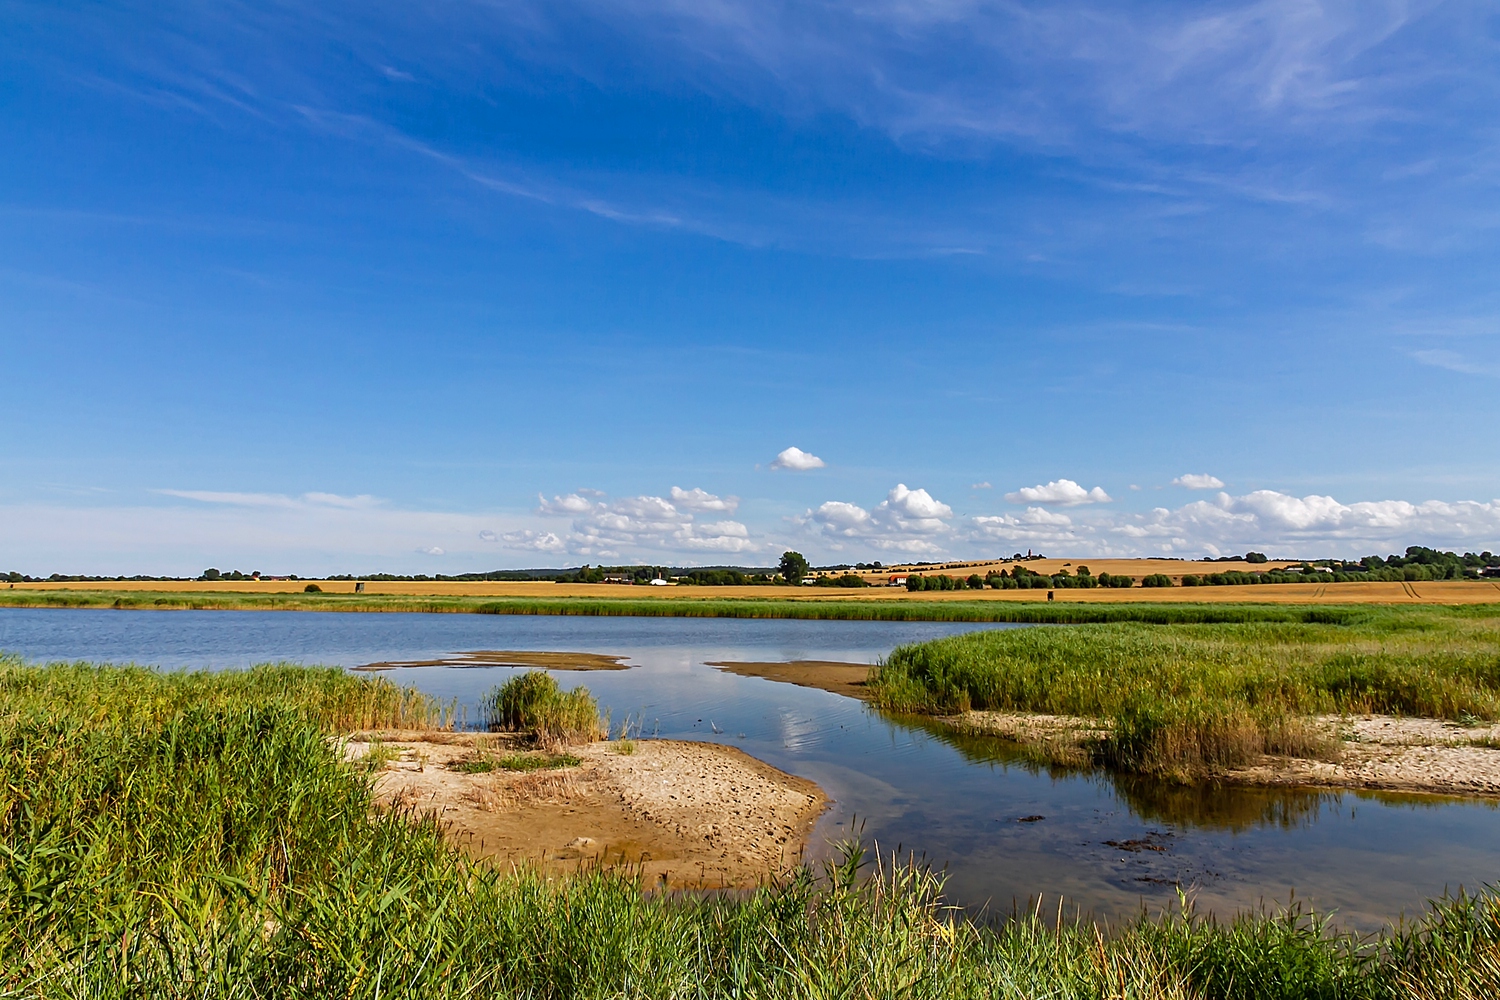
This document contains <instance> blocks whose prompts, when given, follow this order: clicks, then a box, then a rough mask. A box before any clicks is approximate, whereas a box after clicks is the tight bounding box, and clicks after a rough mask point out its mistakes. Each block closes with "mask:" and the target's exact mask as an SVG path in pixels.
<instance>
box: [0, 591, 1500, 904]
mask: <svg viewBox="0 0 1500 1000" xmlns="http://www.w3.org/2000/svg"><path fill="white" fill-rule="evenodd" d="M997 627H1000V628H1003V627H1007V626H1003V625H998V626H997V625H987V624H985V625H981V624H969V623H946V622H941V623H939V622H826V621H786V620H734V619H692V618H551V617H508V616H490V615H461V614H446V615H423V614H386V613H382V614H349V613H344V614H339V613H329V614H317V613H307V612H244V611H201V612H199V611H171V612H153V611H112V610H80V609H46V610H42V609H37V610H33V609H0V650H6V651H9V652H15V653H20V654H21V655H23V656H25V657H27V658H29V659H32V660H37V661H47V660H59V659H88V660H99V661H113V662H127V661H134V662H137V663H144V664H154V665H159V666H163V667H212V668H225V667H240V666H248V665H251V664H255V663H264V662H268V661H278V660H285V661H296V662H301V663H324V664H337V665H342V666H357V665H360V664H365V663H371V662H377V661H392V660H417V659H432V658H435V657H440V656H444V655H448V654H453V653H458V652H464V651H469V650H479V649H516V650H522V649H532V650H570V651H582V652H599V653H615V654H621V655H624V656H626V657H628V661H627V662H629V663H630V664H631V669H629V670H622V671H597V672H589V673H575V672H567V671H558V672H557V675H558V677H559V680H561V681H562V682H563V684H564V685H565V686H569V685H571V684H573V683H583V684H586V685H587V686H588V687H589V688H590V689H591V690H592V691H593V692H594V693H595V695H597V696H598V698H599V701H600V703H601V705H604V706H607V707H609V708H610V709H611V710H612V712H613V716H614V718H615V719H616V720H619V719H621V718H624V717H625V716H627V715H628V716H629V717H631V718H632V719H640V720H642V721H643V723H644V729H645V731H646V732H647V733H648V734H650V733H659V734H660V735H661V736H663V737H671V738H674V739H694V740H705V741H713V742H720V743H727V744H731V745H734V746H738V747H740V748H742V749H744V750H745V751H747V752H749V753H751V754H753V755H754V756H756V757H758V758H760V759H762V760H765V761H767V762H769V763H771V764H774V765H776V766H777V767H780V768H782V769H784V770H786V771H790V772H792V773H794V774H799V775H803V776H804V777H808V778H811V779H813V780H814V781H817V782H818V783H819V784H820V785H821V786H822V787H823V788H824V789H825V790H826V791H827V792H828V794H829V795H830V797H831V798H832V799H833V800H834V806H833V808H832V809H831V810H830V812H829V813H828V815H827V816H826V817H825V819H824V820H823V822H822V823H821V824H820V826H819V829H818V832H817V836H816V837H815V844H814V846H813V850H814V852H815V853H823V854H826V852H827V850H828V844H829V842H830V841H833V840H836V839H838V838H839V837H841V836H843V835H845V833H846V832H847V831H848V830H849V829H850V827H851V825H853V824H854V823H855V822H858V823H859V824H862V827H863V830H864V834H865V836H866V838H875V839H877V840H878V841H879V843H880V844H881V846H882V848H883V849H886V850H889V849H893V848H897V847H898V846H899V847H900V848H901V850H902V851H903V853H904V852H906V851H915V852H916V853H917V854H918V855H919V856H925V858H926V859H927V860H928V861H930V862H932V863H934V864H936V865H939V866H944V867H946V868H947V871H948V873H949V890H950V895H951V896H952V897H953V898H954V899H955V901H957V902H960V903H963V904H965V905H967V906H970V907H974V908H979V907H985V906H988V907H989V908H990V909H991V910H992V911H1002V912H1003V911H1009V910H1010V909H1011V907H1012V906H1013V905H1021V906H1025V905H1027V902H1028V900H1030V899H1033V898H1035V897H1036V896H1038V895H1039V894H1040V895H1041V896H1042V897H1043V900H1044V901H1043V906H1044V907H1045V908H1046V909H1048V910H1049V911H1051V910H1053V909H1055V908H1056V906H1057V901H1058V899H1059V898H1063V899H1065V900H1066V908H1067V910H1068V911H1069V912H1073V911H1074V910H1075V908H1077V909H1081V910H1082V911H1083V912H1084V913H1092V914H1094V915H1095V916H1096V917H1101V918H1105V919H1118V918H1121V917H1127V916H1131V915H1133V914H1135V913H1137V912H1139V910H1140V908H1141V907H1142V906H1146V907H1148V908H1150V909H1158V908H1160V907H1162V906H1165V905H1169V904H1171V903H1172V902H1173V901H1174V900H1175V899H1176V893H1177V890H1178V887H1179V886H1181V887H1183V888H1184V889H1187V890H1188V891H1189V892H1190V893H1192V894H1193V895H1194V896H1195V898H1196V900H1197V904H1198V907H1199V909H1200V910H1208V911H1212V912H1215V913H1217V914H1220V915H1228V914H1232V913H1234V912H1237V911H1242V910H1247V909H1252V908H1255V907H1258V906H1260V905H1262V904H1266V905H1276V904H1281V903H1285V902H1287V901H1288V900H1289V899H1292V898H1294V897H1295V899H1297V900H1299V901H1303V902H1306V903H1308V904H1310V905H1313V906H1316V907H1317V908H1319V909H1325V910H1326V909H1336V910H1338V912H1339V914H1340V919H1341V922H1343V923H1344V924H1345V925H1347V926H1351V927H1354V928H1358V929H1364V930H1373V929H1377V928H1379V927H1380V926H1382V925H1383V924H1385V923H1386V922H1388V921H1390V920H1394V919H1396V918H1397V917H1399V916H1401V915H1403V914H1405V915H1408V916H1410V915H1413V914H1415V913H1417V912H1418V911H1419V910H1420V909H1421V907H1422V904H1423V901H1424V900H1426V899H1428V898H1430V897H1433V896H1437V895H1439V894H1441V893H1442V892H1444V891H1445V890H1448V891H1455V890H1457V889H1458V888H1459V887H1460V886H1463V887H1466V888H1471V889H1472V888H1476V887H1478V886H1480V885H1483V884H1485V883H1487V882H1491V881H1500V811H1497V809H1496V807H1495V806H1496V804H1495V803H1494V802H1489V801H1466V800H1457V799H1443V798H1438V797H1434V796H1398V795H1385V794H1376V793H1364V792H1340V793H1328V792H1311V791H1297V790H1266V789H1249V788H1234V787H1209V788H1180V787H1174V786H1164V785H1162V784H1160V783H1155V782H1145V781H1139V780H1126V779H1122V778H1111V777H1110V776H1108V775H1103V774H1099V773H1063V772H1051V773H1049V772H1048V771H1046V770H1039V769H1036V768H1034V767H1031V766H1028V765H1027V764H1026V763H1025V762H1023V761H1021V760H1019V759H1018V758H1017V757H1016V756H1015V755H1014V754H1012V753H1010V752H1009V751H1008V749H1007V746H1006V745H1005V744H1004V743H1003V742H1000V741H995V740H987V739H954V738H951V737H945V736H943V735H940V734H938V733H935V732H929V731H927V730H924V729H923V728H922V727H921V726H919V725H913V724H909V723H899V722H894V721H891V720H889V719H885V718H883V717H881V716H880V715H878V714H876V713H874V712H872V711H871V710H869V709H868V708H867V707H866V706H864V705H863V704H861V703H859V702H856V701H853V700H851V699H848V698H842V697H839V696H837V695H832V694H828V693H827V692H823V691H815V690H811V689H807V688H799V687H794V686H791V685H786V684H778V683H774V682H771V681H765V680H760V679H757V678H748V677H737V676H735V675H732V674H727V673H724V672H722V671H719V670H715V669H714V668H712V667H708V666H706V665H705V664H706V663H707V662H709V661H714V660H795V659H827V660H845V661H849V662H868V663H873V662H875V661H876V660H877V659H879V658H880V657H882V656H884V655H886V654H887V653H889V652H890V651H891V649H893V648H894V647H896V646H898V645H900V644H902V643H907V642H917V641H921V640H925V639H932V638H937V637H940V636H946V635H955V634H958V633H960V632H966V631H972V630H974V629H979V628H997ZM513 672H514V671H513V670H511V669H509V668H504V667H470V668H463V669H457V668H447V667H412V668H403V669H401V670H399V671H395V672H393V673H391V674H388V675H387V676H390V677H392V678H394V679H396V680H399V681H402V682H405V683H409V684H412V685H415V686H417V687H419V688H421V689H422V690H424V691H427V692H430V693H431V694H434V695H437V696H439V697H441V698H445V699H457V700H458V701H459V702H460V703H461V704H463V705H466V706H470V718H472V717H474V713H473V711H472V706H473V705H474V704H475V702H476V701H477V699H478V697H479V695H480V694H482V693H483V692H484V691H486V690H488V689H489V688H490V687H492V686H494V685H495V684H497V683H500V682H501V681H503V680H504V679H505V678H506V677H508V676H510V675H511V674H512V673H513ZM715 728H717V729H719V730H722V732H721V733H715V732H714V731H713V730H714V729H715ZM1034 816H1041V817H1043V818H1042V819H1040V820H1033V821H1030V822H1022V821H1021V820H1022V818H1023V817H1034ZM1111 842H1113V843H1111ZM1120 845H1124V846H1120Z"/></svg>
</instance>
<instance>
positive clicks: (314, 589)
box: [302, 583, 323, 594]
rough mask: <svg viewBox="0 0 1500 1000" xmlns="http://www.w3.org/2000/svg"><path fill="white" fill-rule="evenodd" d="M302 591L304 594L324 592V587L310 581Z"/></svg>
mask: <svg viewBox="0 0 1500 1000" xmlns="http://www.w3.org/2000/svg"><path fill="white" fill-rule="evenodd" d="M302 592H303V593H304V594H321V593H322V592H323V588H322V587H320V586H318V585H317V584H316V583H309V584H308V585H307V586H305V587H303V588H302Z"/></svg>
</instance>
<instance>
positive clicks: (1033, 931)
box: [0, 660, 1500, 1000]
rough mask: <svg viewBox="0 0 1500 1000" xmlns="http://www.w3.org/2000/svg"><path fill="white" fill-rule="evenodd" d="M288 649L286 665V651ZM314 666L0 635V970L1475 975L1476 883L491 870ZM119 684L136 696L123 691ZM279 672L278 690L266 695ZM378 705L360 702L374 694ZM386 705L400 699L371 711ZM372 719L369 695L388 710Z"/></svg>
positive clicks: (630, 987)
mask: <svg viewBox="0 0 1500 1000" xmlns="http://www.w3.org/2000/svg"><path fill="white" fill-rule="evenodd" d="M299 673H301V674H302V676H300V677H299ZM339 676H340V678H341V679H339V680H334V679H333V678H332V676H331V675H329V674H328V673H327V672H323V671H312V670H309V671H300V672H299V671H298V670H295V669H289V668H280V669H278V670H274V671H268V670H263V671H249V672H246V673H242V674H234V673H226V674H214V675H160V676H157V677H155V678H151V677H147V676H145V675H144V672H141V671H116V670H111V669H95V668H80V667H76V666H73V667H67V666H64V667H47V668H30V667H25V666H22V665H20V664H19V663H17V662H15V661H4V660H0V691H3V692H4V695H3V697H4V702H3V711H0V995H3V996H18V997H19V996H26V997H43V998H52V997H66V998H84V997H88V998H116V997H119V998H123V997H152V998H155V997H173V998H175V997H181V998H188V997H194V998H219V997H235V998H252V997H309V998H311V997H316V998H325V997H348V998H371V1000H374V998H377V997H390V998H405V997H411V998H417V997H422V998H428V997H436V998H445V997H454V998H457V997H496V996H504V997H536V998H552V997H559V998H560V997H577V998H600V1000H604V998H615V997H662V998H667V997H671V998H689V997H699V998H707V997H726V998H728V997H736V998H762V997H763V998H791V997H806V998H824V997H828V998H832V997H871V998H873V997H892V998H894V997H933V998H950V997H958V998H967V997H994V998H1014V1000H1032V998H1041V997H1049V998H1063V1000H1066V998H1098V1000H1105V998H1125V997H1130V998H1141V1000H1156V998H1161V1000H1168V998H1172V1000H1176V998H1183V1000H1186V998H1197V997H1203V998H1210V997H1211V998H1233V1000H1241V998H1243V1000H1252V998H1254V1000H1260V998H1266V1000H1270V998H1277V1000H1291V998H1327V1000H1335V998H1349V1000H1356V998H1358V1000H1364V998H1369V1000H1385V998H1391V1000H1395V998H1413V1000H1429V998H1431V1000H1437V998H1445V1000H1460V998H1478V997H1492V996H1495V995H1496V991H1497V990H1500V900H1497V898H1496V897H1494V896H1490V895H1485V896H1481V897H1479V898H1467V899H1459V900H1449V901H1446V902H1444V903H1442V904H1440V905H1438V906H1435V907H1434V909H1433V910H1432V911H1431V912H1430V913H1429V915H1428V916H1427V917H1426V918H1425V919H1424V920H1422V921H1421V922H1420V923H1417V924H1413V925H1410V926H1406V927H1403V928H1401V929H1399V930H1393V931H1392V932H1390V933H1388V934H1387V935H1386V936H1384V937H1383V938H1381V939H1379V940H1373V941H1372V940H1363V941H1361V940H1355V939H1353V938H1350V937H1346V936H1340V935H1337V934H1334V933H1332V932H1331V931H1330V930H1329V928H1328V927H1327V926H1326V925H1325V924H1323V923H1321V922H1320V921H1319V920H1317V919H1315V918H1312V917H1310V916H1307V915H1305V914H1295V913H1292V914H1283V915H1280V916H1266V915H1263V916H1257V917H1247V918H1245V919H1241V920H1238V921H1235V922H1234V923H1232V924H1216V923H1213V922H1209V921H1203V920H1195V919H1191V918H1189V917H1183V916H1176V917H1161V918H1156V919H1144V918H1143V919H1141V920H1139V921H1136V922H1133V923H1130V924H1128V925H1126V926H1123V927H1119V928H1116V929H1115V932H1114V933H1112V934H1109V935H1107V936H1101V935H1100V934H1099V933H1098V932H1097V931H1096V930H1095V929H1094V928H1093V927H1092V926H1088V925H1071V924H1065V925H1064V926H1062V927H1060V928H1049V927H1048V926H1046V925H1045V924H1044V923H1043V922H1042V921H1041V920H1039V919H1037V918H1035V917H1033V916H1028V915H1024V914H1023V915H1020V916H1018V917H1016V918H1014V919H1011V920H1008V921H1004V922H1001V923H997V924H995V925H993V926H984V925H978V924H975V923H972V922H969V921H966V920H964V919H963V918H962V917H960V916H958V915H957V914H955V913H954V912H953V911H951V910H949V909H947V908H945V907H944V906H943V904H942V901H941V897H940V890H941V884H940V882H939V880H937V879H936V878H934V877H933V876H932V875H931V874H929V873H927V872H925V871H923V870H921V869H914V868H907V867H900V866H897V867H894V868H891V867H888V868H886V869H884V870H883V871H880V872H878V873H876V874H874V875H873V876H871V877H869V878H866V879H857V878H855V877H854V872H855V870H856V868H857V867H858V862H859V858H858V854H857V852H856V853H851V855H850V856H849V858H848V860H847V861H846V863H844V864H843V865H841V866H838V867H835V868H833V869H832V870H831V871H830V872H828V875H829V877H828V878H825V879H821V880H820V879H817V878H814V877H813V875H812V874H811V873H810V872H807V871H805V870H804V871H796V872H791V873H786V874H784V875H783V876H782V877H780V878H779V879H777V880H775V881H774V882H771V883H768V884H767V885H766V886H764V887H763V888H761V889H760V890H757V891H755V892H752V893H749V894H747V895H743V896H738V897H733V896H715V895H708V896H692V895H687V896H683V895H660V894H655V895H648V894H645V893H643V892H642V891H641V888H640V886H639V885H637V884H636V882H635V881H634V880H633V879H631V878H630V877H628V876H624V875H616V874H608V873H602V872H595V873H590V874H585V875H581V876H578V877H574V878H566V879H558V880H549V879H547V878H546V877H544V876H543V875H541V874H540V873H539V872H537V871H535V870H533V869H522V870H519V871H514V872H509V871H499V870H496V869H493V868H490V867H488V866H486V865H483V864H478V863H475V862H472V861H470V860H469V859H468V858H467V857H466V856H465V855H464V854H462V853H461V852H459V851H457V850H455V849H452V848H450V847H449V846H448V845H447V844H446V843H445V842H444V841H443V839H442V836H441V831H440V829H439V827H438V824H437V822H436V821H435V820H434V819H432V818H422V817H418V816H416V815H413V814H411V813H395V814H378V813H375V812H372V810H371V797H370V790H369V785H368V777H367V775H366V774H365V773H364V772H363V771H362V770H361V769H359V768H357V767H353V766H350V765H347V764H345V763H344V762H343V761H342V758H341V754H340V752H339V749H338V746H337V743H336V741H334V740H331V739H330V736H331V735H333V734H334V733H335V732H336V731H337V730H338V729H339V728H341V727H342V726H344V725H363V724H364V723H366V722H367V721H369V719H370V718H371V714H370V713H364V714H361V713H359V712H350V711H349V709H348V706H350V705H360V706H370V705H376V704H381V705H385V706H386V709H383V710H382V711H387V712H389V711H390V710H391V709H392V708H393V707H394V706H395V705H397V704H411V703H414V702H416V701H417V696H412V695H402V696H401V697H400V698H399V699H393V698H391V696H390V694H389V691H388V689H387V683H386V682H384V681H381V680H379V679H372V678H363V677H353V676H349V675H339ZM142 689H144V690H145V691H146V692H147V695H148V696H147V697H146V698H144V699H142V700H138V699H137V698H136V697H135V695H136V692H137V691H138V690H142ZM287 697H290V698H291V700H292V702H293V704H294V705H295V707H294V708H283V707H278V706H276V704H275V702H276V701H277V700H278V699H282V698H287ZM376 714H378V713H376ZM401 719H402V721H405V716H402V717H401ZM392 720H393V717H390V716H388V718H387V719H386V720H385V721H392Z"/></svg>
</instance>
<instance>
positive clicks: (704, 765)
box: [347, 732, 827, 888]
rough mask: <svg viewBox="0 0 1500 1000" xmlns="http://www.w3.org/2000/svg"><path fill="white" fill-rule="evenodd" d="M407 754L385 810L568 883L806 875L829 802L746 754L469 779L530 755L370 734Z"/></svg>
mask: <svg viewBox="0 0 1500 1000" xmlns="http://www.w3.org/2000/svg"><path fill="white" fill-rule="evenodd" d="M377 739H378V740H379V741H380V742H381V743H382V744H383V745H384V747H385V748H386V750H387V751H393V752H395V753H398V754H399V757H398V758H397V759H395V760H392V761H390V762H389V763H387V764H385V766H384V767H383V768H382V769H381V770H380V771H378V772H377V774H376V776H375V794H376V801H377V804H378V805H380V806H382V807H385V808H389V807H392V806H401V807H411V808H414V809H416V810H417V811H418V812H429V811H431V812H436V813H437V814H438V817H439V820H440V821H441V822H442V823H443V824H445V826H446V828H447V834H448V836H449V837H450V839H452V840H453V841H454V842H455V843H457V844H459V845H461V846H462V847H463V848H464V849H466V850H468V851H469V852H471V853H472V854H473V855H474V856H476V857H480V858H485V859H489V860H491V861H493V862H495V863H499V864H508V863H509V864H520V863H527V862H529V863H536V864H541V865H542V866H543V867H545V868H549V869H555V870H559V871H570V870H576V869H578V868H580V867H585V866H590V865H597V864H603V865H607V866H624V867H628V868H630V869H631V870H632V871H638V872H640V874H641V876H642V877H643V878H644V880H645V883H646V884H647V885H653V886H665V887H668V888H733V887H745V886H753V885H756V884H757V883H759V882H761V881H762V880H764V879H766V878H767V877H768V876H771V875H773V874H775V873H777V872H780V871H784V870H786V869H787V868H789V867H791V866H793V865H795V864H797V863H798V862H799V861H800V860H801V859H802V857H803V854H804V851H805V848H806V845H807V841H808V838H809V836H810V835H811V833H812V829H813V825H814V823H816V821H817V819H818V817H819V816H820V815H821V814H822V813H823V810H824V809H825V808H826V807H827V798H826V797H825V796H824V794H823V792H822V790H821V789H820V788H819V787H818V786H817V785H816V784H814V783H813V782H811V781H808V780H806V779H804V778H798V777H795V776H793V775H790V774H786V773H785V772H782V771H779V770H777V769H776V768H774V767H771V766H770V765H768V764H764V763H762V762H760V761H758V760H756V759H754V758H753V757H750V756H749V755H747V754H745V753H743V752H741V751H740V750H738V749H736V748H734V747H726V746H719V745H717V744H713V743H689V742H680V741H676V740H654V739H653V740H636V741H634V743H633V744H632V745H631V746H632V752H630V753H628V754H625V753H621V752H620V745H619V744H616V743H595V744H589V745H585V746H575V747H569V748H567V750H566V752H567V753H568V754H570V755H572V756H574V757H576V758H578V761H579V763H578V764H577V765H576V766H571V767H562V768H558V769H555V770H538V771H531V772H524V773H518V772H510V771H504V770H498V769H497V770H494V771H491V772H488V773H479V774H468V773H464V772H462V771H460V770H457V769H456V768H457V767H459V766H460V765H461V764H462V763H463V762H465V761H470V760H473V759H475V758H476V757H478V756H483V755H486V754H488V755H491V756H495V755H505V754H509V753H515V752H518V750H520V749H522V747H521V744H520V742H519V741H518V740H515V739H513V738H510V737H506V736H499V735H490V734H473V733H446V732H444V733H383V734H362V735H361V736H360V737H358V738H356V739H353V740H351V741H350V742H349V743H348V744H347V754H348V756H349V758H350V759H351V760H357V759H359V758H362V757H364V756H365V755H366V754H367V753H368V752H369V750H370V747H371V745H372V742H373V741H374V740H377Z"/></svg>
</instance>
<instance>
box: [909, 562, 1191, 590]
mask: <svg viewBox="0 0 1500 1000" xmlns="http://www.w3.org/2000/svg"><path fill="white" fill-rule="evenodd" d="M1147 579H1152V580H1156V579H1160V580H1166V586H1169V587H1170V586H1171V585H1172V581H1171V578H1170V577H1166V576H1159V577H1148V578H1147ZM1134 585H1135V578H1134V577H1130V576H1125V575H1120V574H1111V573H1100V574H1099V575H1098V576H1094V575H1093V574H1092V573H1090V572H1089V568H1088V567H1087V566H1079V567H1078V571H1077V572H1076V573H1069V572H1068V571H1067V570H1065V569H1063V570H1058V571H1057V572H1056V573H1054V574H1052V575H1051V576H1048V575H1046V574H1044V573H1036V572H1033V571H1031V570H1029V569H1027V568H1026V567H1025V566H1016V567H1014V568H1012V569H1010V570H1000V571H999V572H991V573H990V574H989V575H987V576H983V577H981V576H980V575H979V574H978V573H973V574H970V575H969V576H968V577H967V578H964V577H960V576H945V575H939V576H924V575H922V574H920V573H913V574H910V575H908V576H907V578H906V589H907V590H912V591H919V590H984V589H985V588H989V589H991V590H1058V589H1069V588H1080V589H1089V588H1093V587H1132V586H1134ZM1145 585H1146V586H1161V584H1160V583H1151V584H1145Z"/></svg>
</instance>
